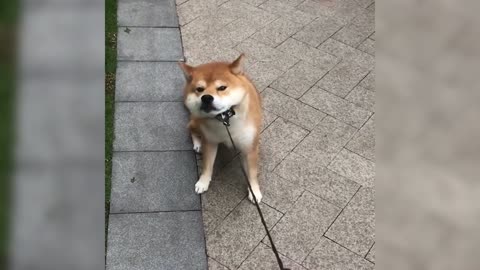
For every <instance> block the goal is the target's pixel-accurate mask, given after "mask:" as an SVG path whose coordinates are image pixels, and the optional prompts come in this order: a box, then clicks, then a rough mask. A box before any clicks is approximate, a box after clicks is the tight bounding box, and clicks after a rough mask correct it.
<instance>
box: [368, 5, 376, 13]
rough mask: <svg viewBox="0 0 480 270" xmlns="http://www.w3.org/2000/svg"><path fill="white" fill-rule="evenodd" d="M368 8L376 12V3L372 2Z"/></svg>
mask: <svg viewBox="0 0 480 270" xmlns="http://www.w3.org/2000/svg"><path fill="white" fill-rule="evenodd" d="M367 10H369V11H371V12H373V13H375V3H373V4H371V5H370V6H368V7H367Z"/></svg>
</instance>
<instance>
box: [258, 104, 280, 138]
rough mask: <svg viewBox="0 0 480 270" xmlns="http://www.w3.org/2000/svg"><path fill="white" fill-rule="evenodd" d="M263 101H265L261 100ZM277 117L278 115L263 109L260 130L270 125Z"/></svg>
mask: <svg viewBox="0 0 480 270" xmlns="http://www.w3.org/2000/svg"><path fill="white" fill-rule="evenodd" d="M263 102H265V101H263ZM277 118H278V115H276V114H274V113H273V112H271V111H270V110H266V109H263V119H262V120H263V121H262V132H263V131H264V130H265V129H266V128H267V127H268V126H270V124H272V123H273V122H274V121H275V120H276V119H277Z"/></svg>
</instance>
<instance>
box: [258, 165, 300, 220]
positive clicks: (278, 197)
mask: <svg viewBox="0 0 480 270" xmlns="http://www.w3.org/2000/svg"><path fill="white" fill-rule="evenodd" d="M298 180H299V179H298V178H297V179H291V178H288V179H287V178H282V177H280V176H278V175H277V174H275V173H265V174H263V175H261V176H260V177H259V181H260V186H261V190H262V191H263V193H262V194H263V199H262V202H264V203H266V204H267V205H269V206H271V207H273V208H275V209H276V210H278V211H280V212H282V213H286V212H287V211H288V210H289V209H290V207H291V206H292V205H293V204H294V203H295V201H296V200H297V199H298V197H300V195H302V193H303V191H304V189H303V187H302V185H301V184H300V182H299V181H298Z"/></svg>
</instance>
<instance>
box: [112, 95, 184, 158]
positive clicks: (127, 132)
mask: <svg viewBox="0 0 480 270" xmlns="http://www.w3.org/2000/svg"><path fill="white" fill-rule="evenodd" d="M187 121H188V113H187V111H186V109H185V108H184V106H183V103H180V102H162V103H157V102H127V103H116V104H115V140H114V143H113V148H114V151H144V150H151V151H165V150H191V149H192V142H191V138H190V135H189V134H188V132H187V128H186V123H187Z"/></svg>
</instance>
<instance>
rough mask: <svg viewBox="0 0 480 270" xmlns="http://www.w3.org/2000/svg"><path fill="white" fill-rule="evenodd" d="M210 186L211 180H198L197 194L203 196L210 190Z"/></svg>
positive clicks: (196, 185)
mask: <svg viewBox="0 0 480 270" xmlns="http://www.w3.org/2000/svg"><path fill="white" fill-rule="evenodd" d="M209 185H210V179H203V178H202V177H200V180H198V181H197V183H196V184H195V192H196V193H197V194H202V193H203V192H205V191H207V190H208V186H209Z"/></svg>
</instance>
